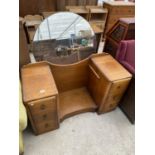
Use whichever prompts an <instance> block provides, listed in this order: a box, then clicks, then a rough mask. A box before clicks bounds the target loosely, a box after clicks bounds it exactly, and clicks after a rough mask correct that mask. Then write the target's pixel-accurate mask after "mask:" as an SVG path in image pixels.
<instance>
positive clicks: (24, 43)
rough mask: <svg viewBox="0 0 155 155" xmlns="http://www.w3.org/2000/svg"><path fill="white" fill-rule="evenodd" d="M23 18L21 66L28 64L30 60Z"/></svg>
mask: <svg viewBox="0 0 155 155" xmlns="http://www.w3.org/2000/svg"><path fill="white" fill-rule="evenodd" d="M23 23H24V21H23V19H22V18H20V20H19V67H20V68H21V67H22V66H23V65H26V64H28V63H29V62H30V57H29V51H28V45H27V40H26V34H25V31H24V26H23Z"/></svg>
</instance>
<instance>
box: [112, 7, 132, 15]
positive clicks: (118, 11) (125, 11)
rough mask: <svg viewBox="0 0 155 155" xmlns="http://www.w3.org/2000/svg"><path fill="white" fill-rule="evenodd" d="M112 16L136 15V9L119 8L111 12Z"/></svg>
mask: <svg viewBox="0 0 155 155" xmlns="http://www.w3.org/2000/svg"><path fill="white" fill-rule="evenodd" d="M111 14H114V15H123V14H126V15H134V14H135V8H134V7H121V6H117V7H114V8H113V9H112V10H111Z"/></svg>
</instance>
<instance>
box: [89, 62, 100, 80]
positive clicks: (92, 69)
mask: <svg viewBox="0 0 155 155" xmlns="http://www.w3.org/2000/svg"><path fill="white" fill-rule="evenodd" d="M89 68H90V69H91V71H92V72H93V73H94V75H95V76H96V77H97V78H98V79H100V76H99V75H98V74H97V73H96V71H95V70H94V68H93V67H92V66H90V65H89Z"/></svg>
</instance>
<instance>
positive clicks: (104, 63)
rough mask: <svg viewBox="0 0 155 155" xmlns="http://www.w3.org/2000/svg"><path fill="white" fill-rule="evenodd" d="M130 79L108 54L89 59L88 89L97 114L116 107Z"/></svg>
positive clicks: (127, 73)
mask: <svg viewBox="0 0 155 155" xmlns="http://www.w3.org/2000/svg"><path fill="white" fill-rule="evenodd" d="M131 77H132V75H131V74H130V73H129V72H128V71H127V70H126V69H124V68H123V67H122V65H120V64H119V63H118V62H117V61H116V60H115V59H114V58H113V57H112V56H111V55H109V54H108V55H103V56H101V55H100V56H96V57H92V58H91V61H90V64H89V82H88V89H89V91H90V93H91V96H92V97H93V99H94V101H95V103H96V104H97V105H98V113H99V114H100V113H104V112H108V111H111V110H113V109H115V108H116V107H117V105H118V103H119V101H120V99H121V98H122V96H123V94H124V93H125V90H126V89H127V87H128V84H129V82H130V80H131Z"/></svg>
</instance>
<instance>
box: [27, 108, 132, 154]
mask: <svg viewBox="0 0 155 155" xmlns="http://www.w3.org/2000/svg"><path fill="white" fill-rule="evenodd" d="M134 130H135V126H134V125H132V124H131V123H130V122H129V121H128V119H127V118H126V116H125V115H124V114H123V113H122V111H121V110H120V109H119V108H117V109H116V110H114V111H112V112H109V113H106V114H102V115H97V114H96V113H84V114H79V115H76V116H74V117H71V118H68V119H66V120H64V121H63V122H62V123H61V124H60V128H59V129H58V130H55V131H51V132H48V133H45V134H42V135H39V136H35V135H34V134H33V132H32V130H31V129H30V128H27V129H26V130H25V131H24V143H25V153H24V155H134V150H135V148H134V146H135V135H134V134H135V133H134Z"/></svg>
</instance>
